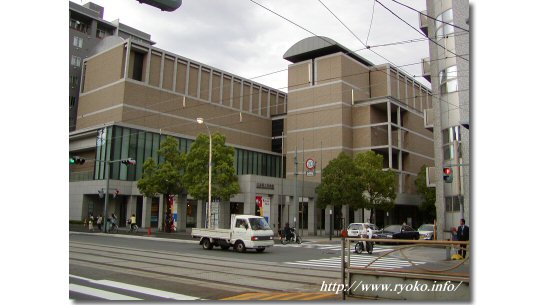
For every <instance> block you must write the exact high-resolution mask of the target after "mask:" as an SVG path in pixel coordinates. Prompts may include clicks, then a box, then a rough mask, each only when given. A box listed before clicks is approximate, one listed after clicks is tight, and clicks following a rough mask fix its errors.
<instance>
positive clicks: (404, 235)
mask: <svg viewBox="0 0 538 305" xmlns="http://www.w3.org/2000/svg"><path fill="white" fill-rule="evenodd" d="M419 237H420V234H419V233H418V231H416V230H415V229H413V228H412V227H410V226H408V225H390V226H388V227H385V228H383V230H381V231H379V232H378V233H377V234H376V238H382V239H415V240H418V239H419Z"/></svg>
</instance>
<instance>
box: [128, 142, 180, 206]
mask: <svg viewBox="0 0 538 305" xmlns="http://www.w3.org/2000/svg"><path fill="white" fill-rule="evenodd" d="M157 153H158V155H159V156H160V157H162V158H161V159H162V162H161V163H157V162H156V161H155V160H154V159H153V158H151V157H150V158H148V159H147V160H146V161H145V162H144V165H143V170H142V178H140V180H138V183H137V186H138V190H139V191H140V193H142V194H143V195H144V196H145V197H150V198H152V197H155V196H157V195H158V194H162V195H164V198H165V201H166V203H167V206H166V212H167V214H170V213H171V206H170V205H171V202H170V198H171V197H172V196H173V195H179V194H181V193H183V191H184V187H183V181H182V173H183V172H184V168H185V166H184V164H185V161H184V160H185V156H184V154H182V153H181V152H180V151H179V142H178V140H177V139H176V138H174V137H170V136H169V137H166V139H165V140H164V141H163V142H162V143H161V145H160V148H159V150H158V151H157Z"/></svg>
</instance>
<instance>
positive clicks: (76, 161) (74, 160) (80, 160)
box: [69, 156, 86, 165]
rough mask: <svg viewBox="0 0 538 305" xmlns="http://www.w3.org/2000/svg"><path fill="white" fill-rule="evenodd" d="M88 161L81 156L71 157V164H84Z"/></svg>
mask: <svg viewBox="0 0 538 305" xmlns="http://www.w3.org/2000/svg"><path fill="white" fill-rule="evenodd" d="M84 162H86V159H84V158H82V157H79V156H73V157H71V159H69V164H79V165H82V164H84Z"/></svg>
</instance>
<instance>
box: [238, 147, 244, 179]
mask: <svg viewBox="0 0 538 305" xmlns="http://www.w3.org/2000/svg"><path fill="white" fill-rule="evenodd" d="M237 174H238V175H242V174H243V150H241V149H238V150H237Z"/></svg>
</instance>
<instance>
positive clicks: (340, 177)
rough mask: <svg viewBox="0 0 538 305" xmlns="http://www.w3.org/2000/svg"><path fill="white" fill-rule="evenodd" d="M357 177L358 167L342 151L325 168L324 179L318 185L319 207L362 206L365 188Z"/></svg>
mask: <svg viewBox="0 0 538 305" xmlns="http://www.w3.org/2000/svg"><path fill="white" fill-rule="evenodd" d="M357 177H358V168H357V166H356V165H355V164H354V162H353V159H352V158H351V157H350V156H349V155H347V154H346V153H343V152H342V153H340V154H339V155H338V157H336V158H335V159H332V160H331V161H330V162H329V164H327V166H326V167H325V168H324V169H323V179H322V180H321V183H320V184H319V185H318V186H317V187H316V194H317V195H318V202H317V205H318V207H319V208H322V209H323V208H325V207H326V206H327V205H333V206H343V205H346V204H349V205H350V206H351V207H352V208H353V209H357V208H358V207H360V197H361V194H362V192H363V189H362V187H361V185H360V184H359V180H358V179H357Z"/></svg>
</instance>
